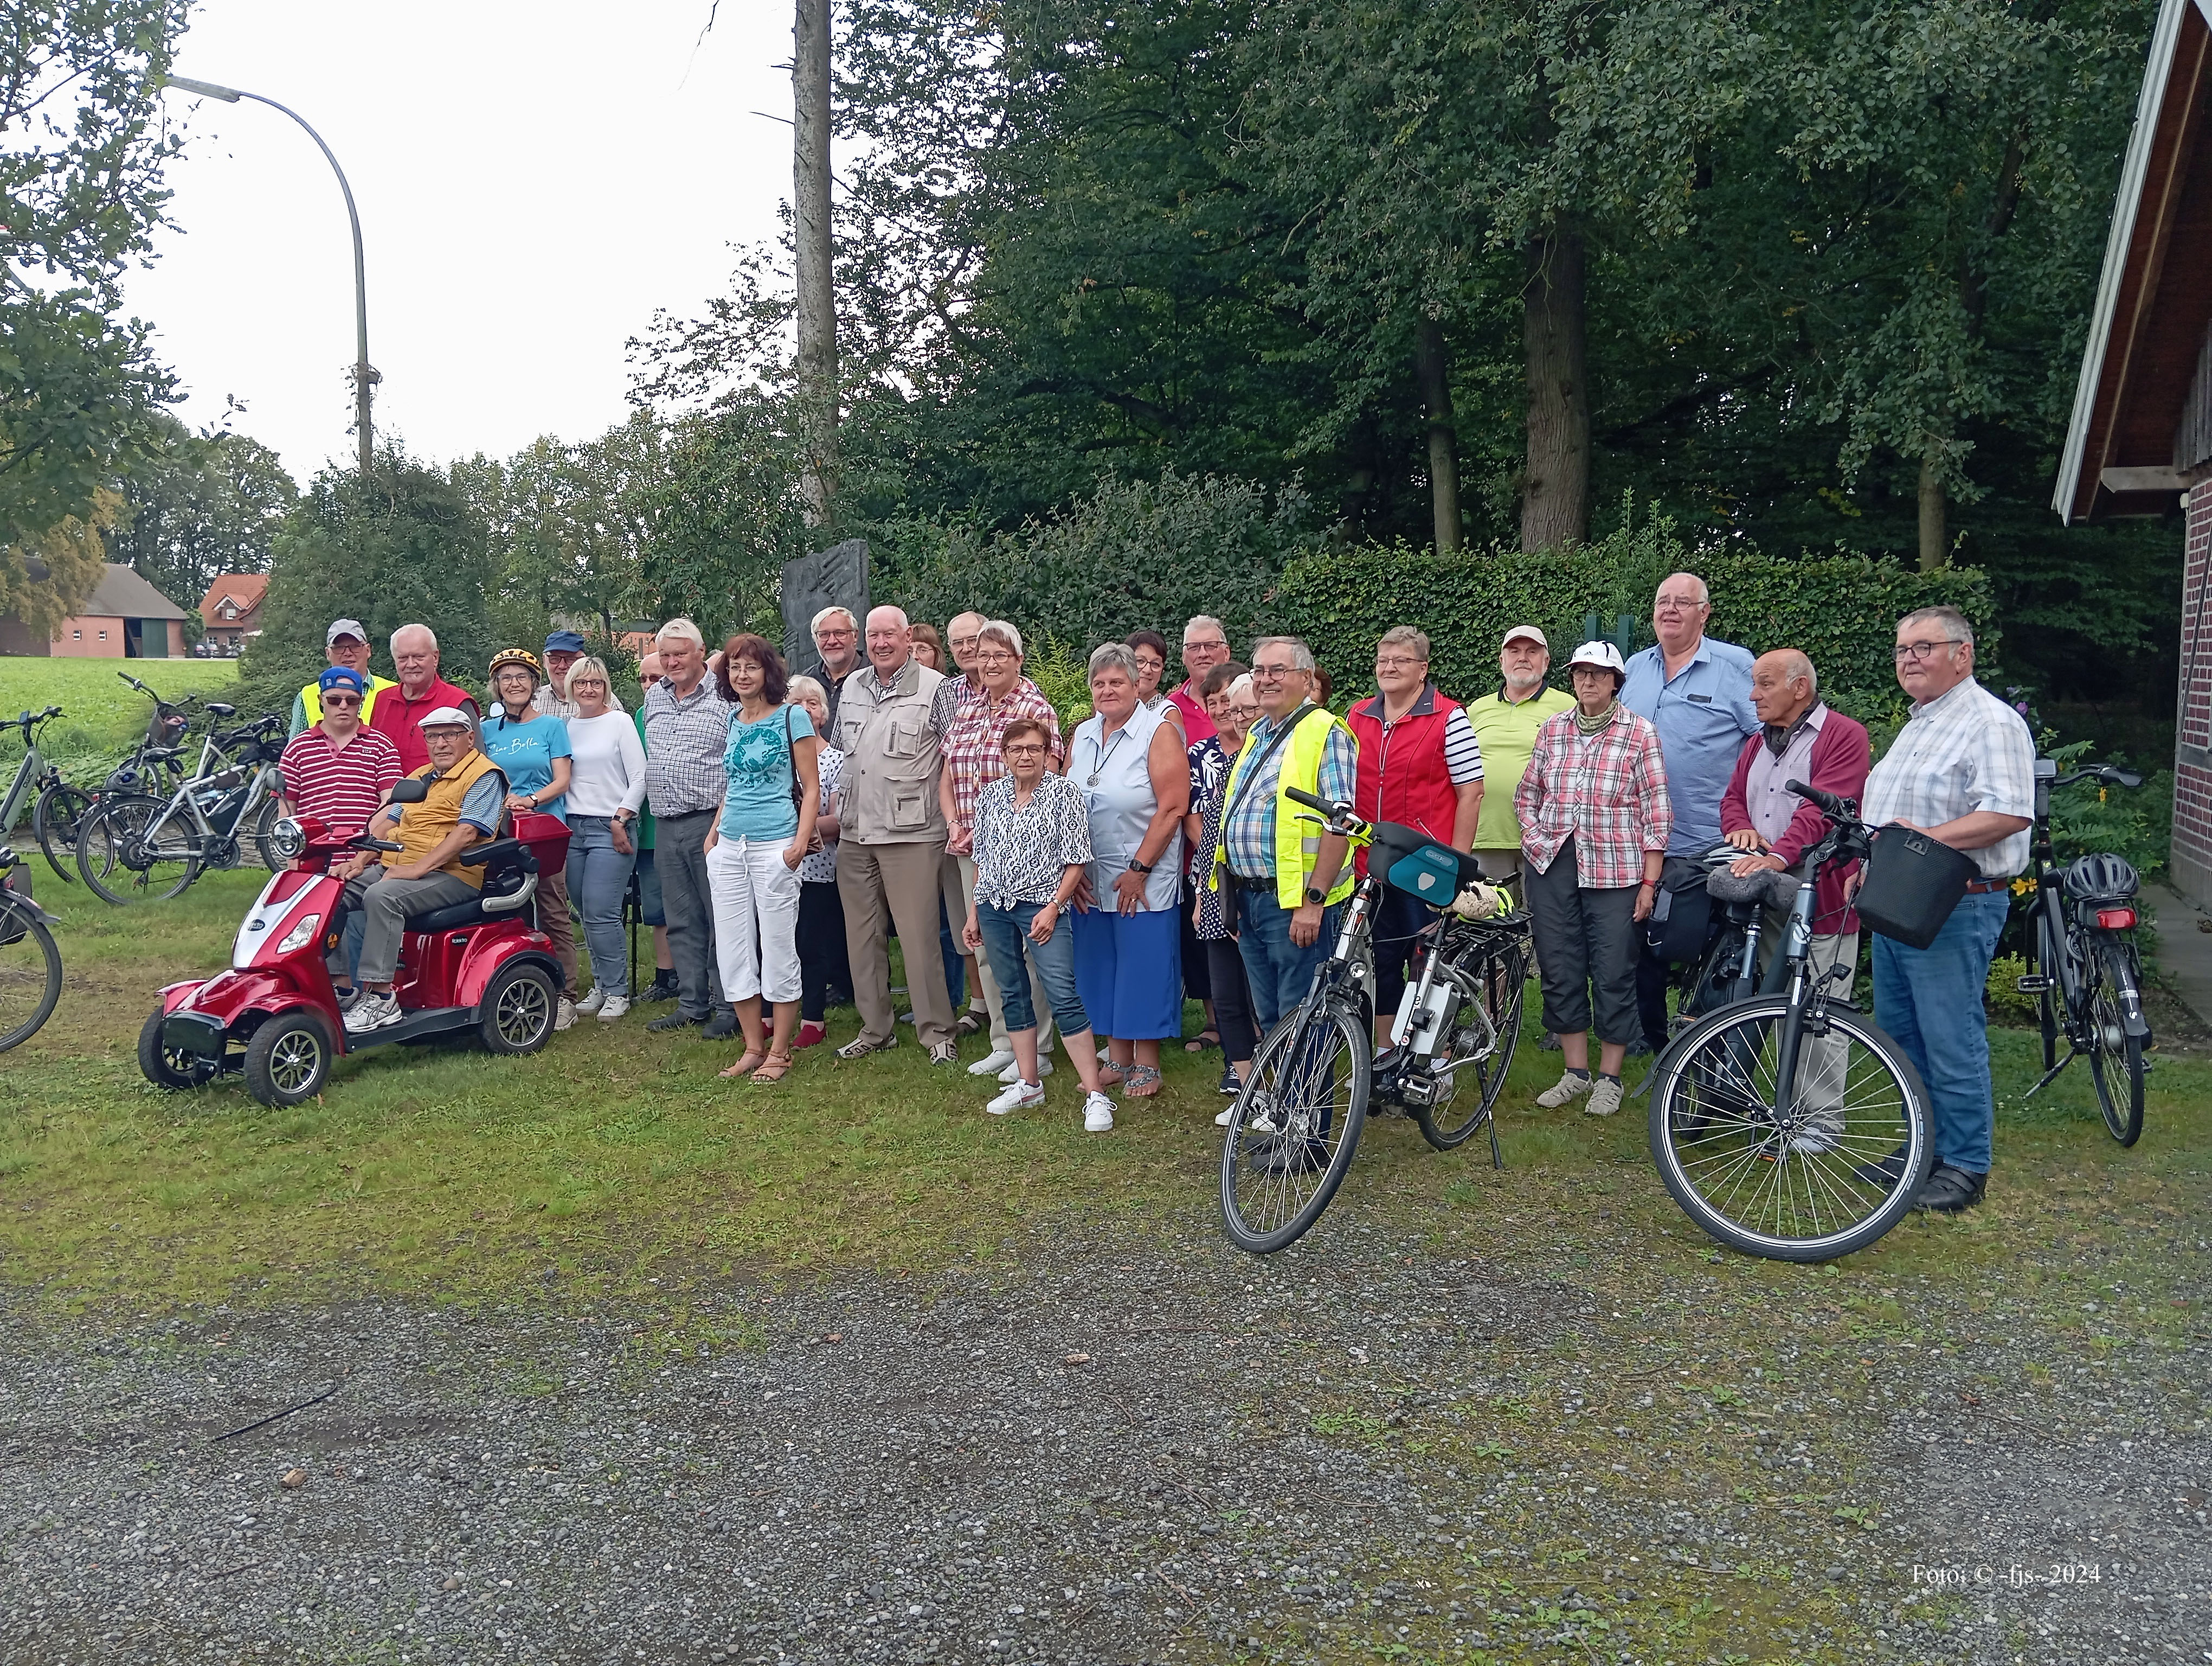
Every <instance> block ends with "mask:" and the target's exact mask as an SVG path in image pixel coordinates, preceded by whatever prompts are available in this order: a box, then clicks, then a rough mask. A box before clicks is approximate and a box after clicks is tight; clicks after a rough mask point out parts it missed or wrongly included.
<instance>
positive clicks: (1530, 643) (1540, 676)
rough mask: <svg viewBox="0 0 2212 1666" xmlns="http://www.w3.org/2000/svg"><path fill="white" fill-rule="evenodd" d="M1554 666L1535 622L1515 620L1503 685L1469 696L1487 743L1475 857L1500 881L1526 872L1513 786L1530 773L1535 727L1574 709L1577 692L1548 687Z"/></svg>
mask: <svg viewBox="0 0 2212 1666" xmlns="http://www.w3.org/2000/svg"><path fill="white" fill-rule="evenodd" d="M1551 668H1552V646H1551V644H1550V642H1548V641H1546V640H1545V637H1544V633H1543V632H1542V631H1541V630H1539V629H1536V627H1535V626H1534V625H1515V626H1514V627H1513V628H1512V629H1510V630H1508V631H1507V632H1506V633H1505V640H1504V641H1503V642H1502V643H1500V644H1499V645H1498V678H1499V684H1498V692H1497V693H1496V694H1486V695H1484V696H1482V697H1481V698H1480V699H1479V700H1470V701H1469V702H1468V706H1467V721H1468V727H1470V728H1472V729H1473V730H1474V739H1475V743H1476V745H1479V746H1480V747H1481V748H1482V775H1483V793H1482V806H1481V811H1480V814H1479V815H1478V816H1477V817H1476V818H1475V824H1474V859H1475V860H1476V861H1478V862H1480V864H1481V865H1482V874H1483V878H1485V879H1496V880H1498V881H1500V882H1501V883H1503V882H1505V881H1510V880H1514V879H1519V878H1520V877H1521V824H1520V823H1519V822H1518V821H1516V819H1515V818H1514V815H1513V793H1514V789H1516V787H1519V786H1520V785H1521V777H1522V775H1526V774H1527V773H1528V757H1529V754H1530V753H1532V752H1533V751H1535V749H1536V731H1537V730H1539V729H1541V728H1542V727H1544V720H1545V719H1546V718H1547V717H1550V716H1551V715H1552V714H1553V713H1555V712H1563V711H1566V710H1567V709H1569V708H1571V707H1572V706H1573V705H1574V703H1575V697H1574V696H1572V695H1571V694H1569V693H1568V692H1567V691H1566V690H1564V689H1553V688H1547V687H1545V686H1544V678H1545V674H1546V673H1547V672H1549V671H1550V670H1551Z"/></svg>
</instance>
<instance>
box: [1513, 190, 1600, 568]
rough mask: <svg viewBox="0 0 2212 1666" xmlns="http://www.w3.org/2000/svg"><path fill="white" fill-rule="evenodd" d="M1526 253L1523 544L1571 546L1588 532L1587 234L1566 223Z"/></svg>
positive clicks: (1527, 547)
mask: <svg viewBox="0 0 2212 1666" xmlns="http://www.w3.org/2000/svg"><path fill="white" fill-rule="evenodd" d="M1521 300H1522V313H1521V336H1522V346H1523V348H1524V350H1525V351H1526V354H1527V357H1528V462H1527V466H1526V467H1525V468H1524V469H1523V470H1522V479H1521V547H1522V550H1565V549H1568V548H1571V546H1573V545H1575V544H1580V543H1582V542H1583V540H1584V539H1585V538H1588V537H1589V437H1590V435H1589V382H1588V380H1587V377H1586V374H1585V367H1584V334H1583V331H1584V320H1583V240H1582V234H1580V233H1579V232H1576V231H1572V230H1571V229H1569V228H1566V227H1565V226H1562V227H1560V228H1558V229H1557V230H1555V231H1553V232H1552V233H1551V234H1548V235H1547V236H1545V237H1542V238H1540V239H1538V240H1535V241H1534V242H1531V243H1530V244H1529V245H1528V282H1527V283H1526V285H1525V286H1524V287H1523V288H1522V292H1521Z"/></svg>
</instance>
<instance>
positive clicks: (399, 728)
mask: <svg viewBox="0 0 2212 1666" xmlns="http://www.w3.org/2000/svg"><path fill="white" fill-rule="evenodd" d="M392 669H393V670H394V671H396V672H398V673H399V681H398V683H397V684H394V685H392V687H390V688H388V689H386V690H385V691H384V692H383V694H382V695H381V696H380V697H379V698H378V700H377V702H376V708H375V709H374V711H372V712H371V713H370V714H369V715H368V726H369V727H371V728H373V729H374V730H375V731H376V732H377V733H379V734H380V735H382V736H383V737H384V738H385V739H386V740H389V741H390V742H391V743H392V745H394V746H397V747H398V749H399V767H400V768H401V769H404V770H406V771H407V773H408V774H410V775H414V774H416V772H417V771H419V770H421V769H422V768H423V767H424V766H425V765H426V764H428V763H429V761H430V750H429V746H428V743H427V742H426V741H425V739H423V735H422V726H423V724H424V722H425V721H427V719H426V717H425V715H424V714H426V713H428V712H434V711H440V710H445V709H451V710H454V711H459V712H462V713H465V714H466V715H467V717H468V720H469V721H470V723H471V724H472V725H473V724H477V723H479V722H481V721H483V713H481V712H480V711H478V710H477V702H475V700H474V699H472V698H471V696H470V695H469V691H468V690H466V689H462V688H456V687H455V686H454V685H453V684H451V683H448V682H446V681H445V680H444V679H442V678H440V676H439V675H438V634H437V632H435V631H434V630H432V629H430V627H429V626H428V625H426V624H404V625H402V626H400V627H399V629H397V630H395V631H393V632H392Z"/></svg>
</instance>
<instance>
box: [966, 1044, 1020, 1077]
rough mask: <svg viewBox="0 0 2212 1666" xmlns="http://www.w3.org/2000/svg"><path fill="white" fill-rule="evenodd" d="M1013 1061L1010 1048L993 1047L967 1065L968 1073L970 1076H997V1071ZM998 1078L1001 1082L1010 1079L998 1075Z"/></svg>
mask: <svg viewBox="0 0 2212 1666" xmlns="http://www.w3.org/2000/svg"><path fill="white" fill-rule="evenodd" d="M1013 1061H1014V1054H1013V1049H1012V1048H1006V1047H994V1048H993V1049H991V1050H990V1051H989V1052H988V1053H986V1054H985V1055H983V1056H982V1057H981V1058H980V1059H978V1060H976V1061H975V1063H973V1064H971V1065H969V1067H968V1073H969V1075H970V1076H999V1073H1000V1071H1002V1070H1004V1069H1006V1068H1007V1067H1009V1066H1011V1065H1012V1063H1013ZM999 1079H1000V1081H1002V1082H1003V1081H1007V1080H1011V1078H1009V1077H1006V1076H999Z"/></svg>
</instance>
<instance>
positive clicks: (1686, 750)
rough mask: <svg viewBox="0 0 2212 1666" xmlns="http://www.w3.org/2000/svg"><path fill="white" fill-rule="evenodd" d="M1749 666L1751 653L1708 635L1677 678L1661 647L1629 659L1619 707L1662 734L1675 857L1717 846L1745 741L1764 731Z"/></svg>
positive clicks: (1669, 847)
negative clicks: (1647, 720)
mask: <svg viewBox="0 0 2212 1666" xmlns="http://www.w3.org/2000/svg"><path fill="white" fill-rule="evenodd" d="M1751 660H1752V655H1751V651H1750V650H1749V649H1747V648H1738V647H1737V646H1736V645H1735V643H1734V642H1720V641H1714V640H1713V639H1712V638H1711V637H1710V636H1708V637H1706V638H1705V639H1704V640H1703V641H1700V642H1699V644H1698V651H1697V653H1695V654H1692V656H1691V658H1690V663H1689V664H1688V665H1686V666H1683V667H1682V669H1681V670H1680V671H1678V672H1675V673H1674V677H1673V678H1668V675H1667V656H1666V654H1665V653H1664V652H1663V651H1662V649H1660V648H1658V647H1657V646H1656V645H1654V646H1653V647H1650V648H1645V649H1644V652H1643V653H1641V654H1636V655H1634V656H1632V658H1631V659H1630V660H1629V661H1628V681H1627V682H1626V683H1624V684H1622V685H1621V689H1620V703H1621V704H1622V705H1624V706H1626V707H1627V708H1628V709H1629V710H1631V711H1632V712H1634V713H1636V714H1638V716H1641V717H1648V718H1650V720H1651V723H1652V727H1655V728H1656V729H1657V730H1658V731H1659V755H1660V756H1661V757H1662V758H1664V759H1665V760H1666V763H1667V797H1668V800H1670V801H1671V802H1672V804H1673V806H1674V836H1672V837H1671V838H1669V839H1668V842H1667V854H1668V855H1670V856H1694V855H1697V854H1699V853H1700V852H1701V851H1705V850H1709V849H1711V848H1712V847H1713V846H1714V845H1717V844H1718V843H1719V842H1720V838H1721V795H1722V794H1723V793H1726V792H1727V791H1728V784H1729V777H1730V776H1731V775H1734V774H1735V761H1736V759H1738V758H1739V757H1742V756H1743V742H1744V737H1745V736H1747V735H1754V734H1757V733H1759V714H1758V713H1757V712H1755V711H1753V709H1752V705H1751Z"/></svg>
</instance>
